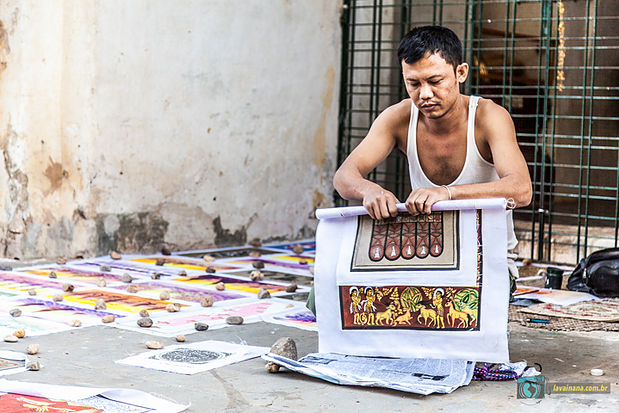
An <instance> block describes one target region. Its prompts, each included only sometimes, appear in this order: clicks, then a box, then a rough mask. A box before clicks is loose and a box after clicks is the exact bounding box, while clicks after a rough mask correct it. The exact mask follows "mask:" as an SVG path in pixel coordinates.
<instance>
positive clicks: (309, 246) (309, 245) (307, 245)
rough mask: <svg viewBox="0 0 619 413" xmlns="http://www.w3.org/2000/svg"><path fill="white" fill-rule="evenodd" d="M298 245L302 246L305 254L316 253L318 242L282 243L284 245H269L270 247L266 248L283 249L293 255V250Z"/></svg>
mask: <svg viewBox="0 0 619 413" xmlns="http://www.w3.org/2000/svg"><path fill="white" fill-rule="evenodd" d="M297 245H301V246H302V247H303V253H304V254H307V253H314V252H315V251H316V241H314V240H304V241H297V242H287V243H282V244H269V245H265V247H266V248H276V249H282V250H285V251H287V252H290V253H292V252H293V248H295V247H296V246H297Z"/></svg>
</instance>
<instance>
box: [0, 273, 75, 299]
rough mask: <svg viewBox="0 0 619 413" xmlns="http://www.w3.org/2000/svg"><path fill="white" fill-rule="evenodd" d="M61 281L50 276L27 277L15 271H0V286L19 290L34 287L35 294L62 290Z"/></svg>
mask: <svg viewBox="0 0 619 413" xmlns="http://www.w3.org/2000/svg"><path fill="white" fill-rule="evenodd" d="M63 284H64V283H63V282H62V281H56V280H54V279H51V278H38V277H28V276H27V275H23V274H20V273H15V272H0V288H2V289H5V290H13V291H19V292H23V293H25V292H27V291H29V290H32V289H34V290H35V291H36V292H37V294H47V295H53V294H56V293H58V292H62V285H63Z"/></svg>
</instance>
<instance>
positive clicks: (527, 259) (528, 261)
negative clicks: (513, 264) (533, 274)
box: [522, 258, 531, 266]
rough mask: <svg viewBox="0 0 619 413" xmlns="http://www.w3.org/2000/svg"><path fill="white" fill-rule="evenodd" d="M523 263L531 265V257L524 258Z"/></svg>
mask: <svg viewBox="0 0 619 413" xmlns="http://www.w3.org/2000/svg"><path fill="white" fill-rule="evenodd" d="M522 265H525V266H526V265H531V259H529V258H525V259H524V260H522Z"/></svg>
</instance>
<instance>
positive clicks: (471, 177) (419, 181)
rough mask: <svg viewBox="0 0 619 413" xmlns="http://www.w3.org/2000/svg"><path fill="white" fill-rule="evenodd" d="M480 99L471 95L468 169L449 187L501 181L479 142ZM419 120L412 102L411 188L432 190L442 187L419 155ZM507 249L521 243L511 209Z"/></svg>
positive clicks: (409, 139) (409, 128)
mask: <svg viewBox="0 0 619 413" xmlns="http://www.w3.org/2000/svg"><path fill="white" fill-rule="evenodd" d="M478 101H479V96H471V97H470V98H469V117H468V126H467V130H466V159H465V161H464V167H463V168H462V171H460V175H458V177H457V178H456V179H455V180H454V181H453V182H452V183H450V184H449V186H451V185H466V184H480V183H484V182H492V181H498V180H499V175H498V174H497V172H496V169H494V165H493V164H492V163H490V162H488V161H486V160H485V159H484V158H483V157H482V156H481V154H480V153H479V149H477V144H476V143H475V112H476V111H477V102H478ZM418 119H419V109H417V107H416V106H415V104H414V103H412V102H411V118H410V123H409V125H408V142H407V148H406V155H407V156H408V170H409V173H410V178H411V188H412V189H417V188H432V187H438V186H439V185H436V184H435V183H434V182H432V181H430V179H429V178H428V177H427V176H426V174H425V173H424V172H423V170H422V169H421V164H420V163H419V156H418V153H417V120H418ZM506 215H507V249H508V250H511V249H513V248H514V247H515V246H516V244H517V243H518V240H517V239H516V234H515V233H514V221H513V218H512V211H511V210H507V211H506Z"/></svg>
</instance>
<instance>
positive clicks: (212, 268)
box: [204, 266, 217, 274]
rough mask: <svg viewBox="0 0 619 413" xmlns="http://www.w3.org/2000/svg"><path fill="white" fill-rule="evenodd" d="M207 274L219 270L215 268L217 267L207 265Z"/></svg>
mask: <svg viewBox="0 0 619 413" xmlns="http://www.w3.org/2000/svg"><path fill="white" fill-rule="evenodd" d="M204 271H206V273H207V274H213V273H215V272H217V270H216V269H215V267H210V266H209V267H206V268H205V270H204Z"/></svg>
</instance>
